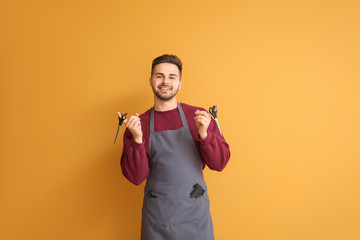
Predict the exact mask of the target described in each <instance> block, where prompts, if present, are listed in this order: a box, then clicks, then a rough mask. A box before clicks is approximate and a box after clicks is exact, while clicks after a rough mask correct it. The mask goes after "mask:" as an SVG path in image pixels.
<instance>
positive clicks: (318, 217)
mask: <svg viewBox="0 0 360 240" xmlns="http://www.w3.org/2000/svg"><path fill="white" fill-rule="evenodd" d="M0 20H1V25H0V27H1V38H0V41H1V52H0V61H1V62H0V74H1V75H0V78H1V85H0V98H1V99H0V100H1V102H0V104H1V118H0V127H1V129H0V130H1V132H0V137H1V151H0V158H1V163H0V164H1V165H0V187H1V188H0V190H1V192H0V223H1V225H0V239H2V240H15V239H16V240H23V239H24V240H33V239H34V240H45V239H46V240H48V239H52V240H63V239H66V240H79V239H81V240H82V239H84V240H115V239H125V240H132V239H139V236H140V221H141V206H142V197H143V188H144V183H143V184H142V185H140V186H135V185H132V184H131V183H130V182H128V181H127V180H126V179H125V178H124V177H123V175H122V173H121V169H120V156H121V152H122V134H123V132H124V129H121V132H120V134H121V135H120V138H119V139H118V142H117V143H116V144H114V143H113V141H114V138H115V133H116V129H117V123H118V120H117V115H116V112H117V111H120V112H123V113H125V112H128V113H129V114H134V113H136V112H138V113H142V112H144V111H145V110H147V109H149V108H150V107H151V106H152V104H153V94H152V91H151V88H150V87H149V84H148V79H149V76H150V66H151V61H152V60H153V58H155V57H157V56H159V55H161V54H164V53H171V54H176V55H178V56H179V57H180V58H181V59H182V60H183V63H184V69H183V86H182V89H181V91H180V93H179V95H178V100H179V101H181V102H185V103H188V104H192V105H198V106H201V107H204V108H208V107H210V106H212V105H214V104H219V105H220V107H219V112H218V117H219V122H220V124H221V129H222V131H223V133H224V135H225V138H226V140H227V141H228V143H229V144H230V148H231V159H230V162H229V164H228V165H227V167H226V168H225V170H224V171H223V172H221V173H218V172H213V171H210V170H209V169H206V170H205V178H206V180H207V183H208V187H209V195H210V199H211V212H212V216H213V220H214V228H215V236H216V239H218V240H232V239H235V240H237V239H239V240H358V239H360V204H359V203H360V174H359V173H360V150H359V148H360V126H359V122H360V77H359V76H360V70H359V69H360V68H359V65H360V57H359V56H360V48H359V43H360V3H359V1H348V0H327V1H325V0H323V1H318V0H311V1H309V0H301V1H300V0H295V1H290V0H289V1H285V0H273V1H272V0H269V1H266V0H254V1H245V0H239V1H235V0H234V1H228V0H224V1H211V0H208V1H202V0H199V1H172V0H167V1H165V0H161V1H159V0H152V1H95V0H94V1H85V0H83V1H44V0H34V1H4V0H3V1H1V3H0Z"/></svg>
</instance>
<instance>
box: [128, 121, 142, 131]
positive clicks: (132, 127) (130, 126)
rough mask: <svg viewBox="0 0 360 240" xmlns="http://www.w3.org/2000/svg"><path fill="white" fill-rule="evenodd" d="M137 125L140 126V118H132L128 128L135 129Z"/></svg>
mask: <svg viewBox="0 0 360 240" xmlns="http://www.w3.org/2000/svg"><path fill="white" fill-rule="evenodd" d="M138 126H141V122H140V119H138V118H133V120H132V121H131V123H130V124H129V128H131V129H135V128H136V127H138Z"/></svg>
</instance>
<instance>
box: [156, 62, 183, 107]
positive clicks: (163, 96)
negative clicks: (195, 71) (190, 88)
mask: <svg viewBox="0 0 360 240" xmlns="http://www.w3.org/2000/svg"><path fill="white" fill-rule="evenodd" d="M150 86H151V87H152V90H153V92H154V94H155V96H156V97H158V98H159V99H160V100H163V101H167V100H170V99H172V98H174V97H175V96H176V94H177V92H178V91H179V89H180V87H181V79H180V71H179V68H178V67H177V66H176V65H175V64H172V63H160V64H157V65H156V66H155V67H154V70H153V75H152V76H151V78H150Z"/></svg>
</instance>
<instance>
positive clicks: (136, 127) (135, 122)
mask: <svg viewBox="0 0 360 240" xmlns="http://www.w3.org/2000/svg"><path fill="white" fill-rule="evenodd" d="M117 114H118V116H119V117H121V113H119V112H118V113H117ZM124 123H125V126H126V128H127V129H129V130H130V132H131V134H132V135H133V138H134V141H135V142H137V143H142V142H143V141H142V137H143V132H142V130H141V120H140V118H139V114H137V113H135V115H133V116H131V117H130V118H129V119H125V120H124Z"/></svg>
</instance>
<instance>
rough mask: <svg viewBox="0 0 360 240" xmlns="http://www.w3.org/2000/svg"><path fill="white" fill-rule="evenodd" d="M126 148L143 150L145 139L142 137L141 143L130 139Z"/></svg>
mask: <svg viewBox="0 0 360 240" xmlns="http://www.w3.org/2000/svg"><path fill="white" fill-rule="evenodd" d="M128 148H132V149H133V150H135V151H143V150H145V141H144V139H143V141H142V143H137V142H135V141H134V139H132V140H131V142H130V144H129V146H128Z"/></svg>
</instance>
